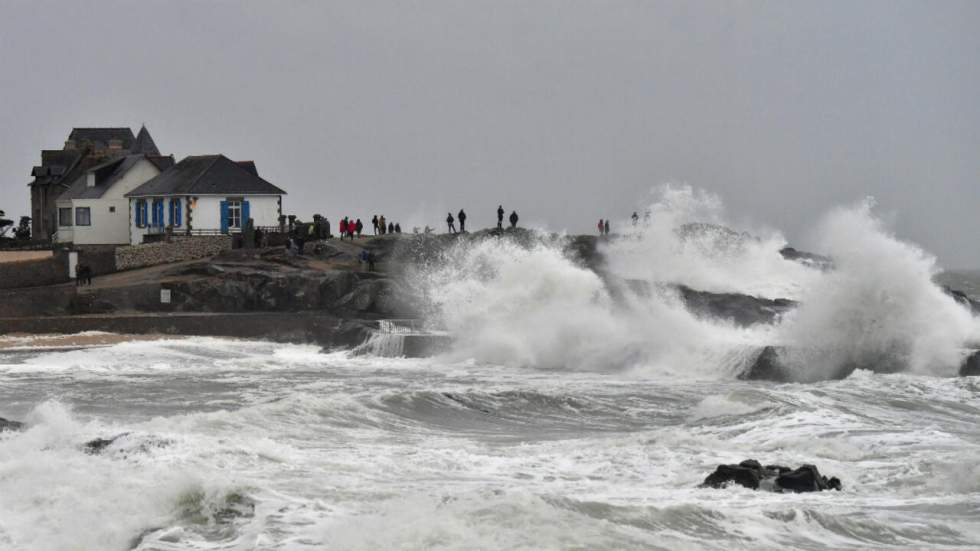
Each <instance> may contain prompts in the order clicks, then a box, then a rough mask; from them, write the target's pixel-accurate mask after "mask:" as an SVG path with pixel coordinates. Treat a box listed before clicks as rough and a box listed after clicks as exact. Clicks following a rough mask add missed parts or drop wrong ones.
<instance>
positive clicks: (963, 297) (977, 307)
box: [942, 285, 980, 314]
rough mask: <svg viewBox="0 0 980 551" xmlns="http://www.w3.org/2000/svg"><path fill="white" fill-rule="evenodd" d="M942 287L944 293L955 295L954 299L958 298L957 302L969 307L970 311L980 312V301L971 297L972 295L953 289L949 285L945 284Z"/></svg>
mask: <svg viewBox="0 0 980 551" xmlns="http://www.w3.org/2000/svg"><path fill="white" fill-rule="evenodd" d="M942 289H943V292H944V293H946V294H947V295H949V296H951V297H953V299H954V300H956V302H958V303H960V304H962V305H963V306H966V307H967V308H969V309H970V311H971V312H973V313H974V314H980V302H977V301H975V300H973V299H972V298H970V295H967V294H966V293H964V292H963V291H958V290H956V289H953V288H952V287H949V286H948V285H943V286H942Z"/></svg>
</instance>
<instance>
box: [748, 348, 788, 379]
mask: <svg viewBox="0 0 980 551" xmlns="http://www.w3.org/2000/svg"><path fill="white" fill-rule="evenodd" d="M779 352H780V349H779V348H777V347H775V346H766V347H763V348H762V350H761V351H759V355H758V356H756V358H755V361H754V362H752V364H750V365H749V367H748V369H746V370H745V371H743V372H742V373H739V375H738V378H739V379H741V380H743V381H776V382H786V381H789V380H790V371H789V369H788V368H787V367H786V366H785V365H784V364H783V362H782V361H781V360H780V358H779Z"/></svg>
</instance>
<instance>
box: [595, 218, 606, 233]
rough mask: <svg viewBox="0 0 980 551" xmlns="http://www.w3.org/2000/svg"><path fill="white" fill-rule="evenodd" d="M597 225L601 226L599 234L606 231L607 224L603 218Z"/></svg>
mask: <svg viewBox="0 0 980 551" xmlns="http://www.w3.org/2000/svg"><path fill="white" fill-rule="evenodd" d="M596 227H598V228H599V235H602V234H603V232H605V231H606V226H605V225H604V224H603V223H602V218H600V219H599V224H598V225H597V226H596Z"/></svg>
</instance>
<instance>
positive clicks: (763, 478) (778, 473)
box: [701, 459, 842, 492]
mask: <svg viewBox="0 0 980 551" xmlns="http://www.w3.org/2000/svg"><path fill="white" fill-rule="evenodd" d="M731 484H738V485H739V486H745V487H746V488H751V489H753V490H758V489H759V488H766V489H772V490H773V491H777V492H783V491H787V492H818V491H823V490H841V489H842V486H841V482H840V480H838V479H837V478H836V477H834V478H830V479H828V478H827V477H825V476H823V475H821V474H820V471H818V470H817V468H816V467H815V466H813V465H803V466H801V467H800V468H798V469H796V470H792V469H790V468H789V467H784V466H782V465H766V466H762V464H760V463H759V462H758V461H756V460H755V459H746V460H745V461H742V462H741V463H739V464H738V465H719V466H718V468H717V469H715V472H713V473H711V474H709V475H708V477H707V478H705V479H704V482H702V483H701V487H702V488H725V487H727V486H729V485H731Z"/></svg>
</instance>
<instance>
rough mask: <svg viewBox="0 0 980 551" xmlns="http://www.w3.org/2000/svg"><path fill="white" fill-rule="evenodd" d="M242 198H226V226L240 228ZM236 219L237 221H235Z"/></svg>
mask: <svg viewBox="0 0 980 551" xmlns="http://www.w3.org/2000/svg"><path fill="white" fill-rule="evenodd" d="M242 203H243V200H242V199H228V227H229V228H235V229H236V230H240V229H242ZM236 220H237V223H236Z"/></svg>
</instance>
